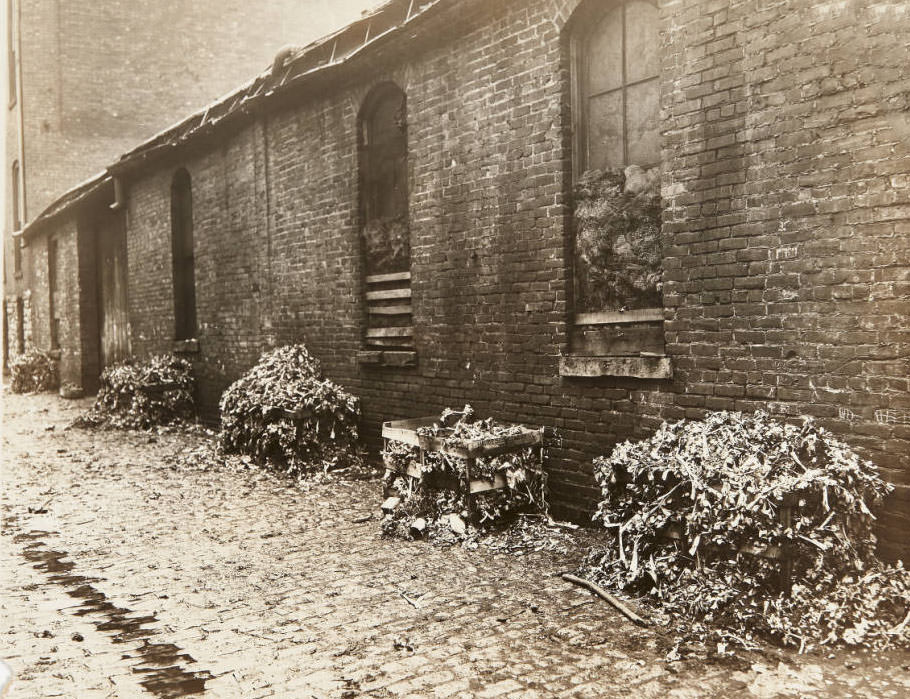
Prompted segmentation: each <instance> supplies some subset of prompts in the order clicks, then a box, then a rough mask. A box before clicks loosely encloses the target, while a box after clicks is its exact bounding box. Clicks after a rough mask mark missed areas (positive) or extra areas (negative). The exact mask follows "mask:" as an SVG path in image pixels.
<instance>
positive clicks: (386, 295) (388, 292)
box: [367, 289, 411, 301]
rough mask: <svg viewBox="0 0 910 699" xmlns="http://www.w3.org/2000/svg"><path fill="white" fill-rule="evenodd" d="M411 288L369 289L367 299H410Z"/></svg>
mask: <svg viewBox="0 0 910 699" xmlns="http://www.w3.org/2000/svg"><path fill="white" fill-rule="evenodd" d="M409 298H411V290H410V289H385V290H384V291H368V292H367V301H384V300H385V299H409Z"/></svg>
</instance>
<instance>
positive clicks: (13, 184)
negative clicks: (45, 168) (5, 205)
mask: <svg viewBox="0 0 910 699" xmlns="http://www.w3.org/2000/svg"><path fill="white" fill-rule="evenodd" d="M10 200H11V201H10V204H11V205H12V211H13V230H14V231H18V230H19V229H20V228H22V202H20V201H19V161H18V160H14V161H13V169H12V172H10Z"/></svg>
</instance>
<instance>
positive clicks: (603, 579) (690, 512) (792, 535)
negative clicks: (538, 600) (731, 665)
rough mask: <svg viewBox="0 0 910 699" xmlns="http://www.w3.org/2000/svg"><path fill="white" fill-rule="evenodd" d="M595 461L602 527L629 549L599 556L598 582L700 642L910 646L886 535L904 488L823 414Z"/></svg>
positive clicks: (701, 433)
mask: <svg viewBox="0 0 910 699" xmlns="http://www.w3.org/2000/svg"><path fill="white" fill-rule="evenodd" d="M594 463H595V475H596V477H597V480H598V483H599V484H600V486H601V488H602V491H603V500H602V501H601V503H600V506H599V508H598V510H597V513H596V515H595V519H596V520H598V521H600V522H602V523H603V524H604V526H606V527H607V528H608V529H610V530H611V531H613V532H614V533H615V539H614V542H615V543H614V544H613V545H612V546H610V547H608V548H605V549H604V548H601V549H598V550H594V551H592V552H591V554H590V555H589V557H588V560H587V563H586V566H587V570H586V574H587V575H589V576H590V577H591V578H593V579H595V580H597V581H598V582H600V583H602V584H604V585H606V586H608V587H613V588H618V589H622V590H625V591H628V592H632V593H637V594H641V595H645V596H646V598H648V597H650V598H651V599H653V600H654V602H655V603H656V605H657V607H659V608H662V609H663V610H664V611H666V612H669V614H670V616H671V618H672V619H673V620H674V621H673V623H674V624H676V625H677V627H678V628H680V629H682V630H684V632H685V633H686V634H689V635H692V636H694V637H697V638H699V639H701V640H708V639H713V640H716V641H718V642H721V643H728V642H732V643H739V644H740V645H743V646H747V647H749V646H752V645H753V644H756V642H757V641H759V640H763V639H764V640H771V641H773V642H777V643H779V644H781V645H785V646H795V647H798V648H800V649H807V648H811V647H813V646H817V645H821V644H836V643H846V644H851V645H863V646H868V647H874V648H882V647H886V646H889V645H894V644H907V643H910V628H908V620H910V573H908V571H906V570H905V569H903V568H902V567H901V566H900V565H898V566H896V567H895V566H888V565H885V564H884V563H882V562H881V561H879V560H878V559H877V558H876V555H875V537H874V536H873V533H872V523H873V519H874V516H873V514H872V511H873V510H874V508H875V506H876V505H877V504H878V503H879V502H880V501H881V500H882V498H883V497H884V496H885V495H886V494H887V493H888V492H889V490H890V489H891V487H890V486H889V485H888V484H886V483H885V482H884V481H882V479H881V478H880V477H879V475H878V473H877V470H876V468H875V466H874V465H873V464H872V463H871V462H869V461H867V460H864V459H861V458H860V457H859V456H857V454H856V453H855V452H853V451H852V450H851V449H850V448H849V447H848V446H847V445H846V444H844V443H843V442H841V441H839V440H837V439H835V438H834V437H833V436H832V435H831V434H830V433H828V432H827V431H825V430H824V429H822V428H820V427H818V426H816V425H815V424H814V423H813V422H812V421H811V420H810V419H806V420H805V421H804V423H803V424H802V425H800V426H796V425H791V424H785V423H782V422H779V421H776V420H774V419H772V418H770V417H769V416H768V415H767V414H765V413H764V412H758V413H756V414H754V415H744V414H741V413H732V412H717V413H711V414H709V415H708V416H707V417H706V418H705V419H704V420H703V421H681V422H677V423H675V424H666V423H665V424H663V425H662V426H661V427H660V428H659V429H658V431H657V433H656V434H655V435H654V436H653V437H652V438H651V439H648V440H644V441H640V442H635V443H632V442H625V443H623V444H619V445H618V446H616V448H615V449H614V450H613V452H612V454H611V455H610V456H608V457H603V458H599V459H596V460H595V462H594ZM785 508H789V516H787V515H786V514H784V515H783V516H782V511H785ZM761 554H764V555H761ZM787 557H789V558H790V560H791V561H792V589H791V591H790V594H789V595H787V594H786V591H785V590H783V589H782V587H781V584H780V583H781V574H780V573H781V565H782V564H783V560H784V559H786V558H787Z"/></svg>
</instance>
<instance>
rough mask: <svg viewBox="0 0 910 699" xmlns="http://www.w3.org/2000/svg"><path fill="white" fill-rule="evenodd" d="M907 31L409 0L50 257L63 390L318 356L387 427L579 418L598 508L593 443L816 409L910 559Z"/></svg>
mask: <svg viewBox="0 0 910 699" xmlns="http://www.w3.org/2000/svg"><path fill="white" fill-rule="evenodd" d="M908 49H910V9H908V6H907V4H906V3H905V2H903V0H891V1H884V2H876V3H859V2H852V1H850V0H848V1H847V2H838V3H831V2H821V1H820V0H776V1H775V2H760V3H756V2H740V1H738V0H711V1H707V0H659V1H656V2H650V1H648V0H628V1H626V2H622V1H621V0H616V1H615V2H613V1H611V2H604V1H598V0H587V1H586V2H585V1H580V0H513V1H510V2H503V1H496V2H490V0H431V1H424V2H410V1H409V0H393V1H392V2H390V3H388V4H387V5H385V6H383V7H382V8H381V9H380V10H378V11H377V12H376V13H375V14H373V15H371V16H369V17H365V18H364V19H363V20H362V21H359V22H356V23H355V24H353V25H350V26H349V27H348V28H346V29H345V30H343V31H341V32H339V33H336V34H335V35H333V36H332V37H329V38H328V39H327V40H326V41H323V42H318V43H316V44H314V45H313V46H311V47H309V48H308V49H307V50H305V51H300V52H295V53H292V54H288V55H284V56H281V57H279V58H278V59H276V60H275V62H274V64H273V65H272V67H271V69H270V70H268V71H267V72H265V73H263V74H262V75H261V76H260V77H259V78H258V79H257V80H255V81H254V82H252V83H250V84H248V85H246V86H244V87H243V88H241V89H240V90H238V91H236V92H234V93H232V94H231V95H229V96H228V97H226V98H225V99H223V100H222V101H220V102H219V103H218V104H216V105H213V106H212V107H210V108H208V109H206V110H204V111H202V112H197V113H195V114H193V115H192V116H190V117H188V118H187V119H185V120H184V121H182V122H181V123H179V124H177V125H175V126H174V127H173V128H171V129H169V130H167V131H165V132H163V133H161V134H159V135H158V136H156V137H155V138H153V139H151V140H148V141H146V142H145V143H143V144H141V145H140V146H138V147H136V148H134V149H132V150H130V151H129V152H127V153H126V154H125V155H123V156H121V157H120V158H119V159H118V160H117V161H115V162H113V163H112V164H110V166H109V168H108V170H107V172H106V173H104V174H103V175H101V176H99V177H98V178H97V179H96V180H94V181H93V182H90V183H87V184H86V185H84V186H83V187H81V188H77V189H75V190H73V191H71V192H70V193H68V195H67V196H66V197H64V198H63V199H61V200H59V201H58V202H57V203H56V204H55V205H54V206H53V207H52V208H51V209H49V210H48V211H46V212H45V214H43V215H42V216H41V217H39V218H38V219H37V220H35V221H34V222H33V223H32V224H30V225H29V226H28V227H26V230H25V232H24V237H25V239H26V240H27V245H28V247H27V248H26V249H27V250H28V251H29V255H30V257H31V258H32V260H33V264H34V265H36V268H43V267H44V266H45V265H46V262H47V256H48V254H50V255H51V257H52V259H57V260H60V259H61V258H62V257H65V258H66V259H67V260H68V262H67V265H68V266H65V268H64V269H60V271H59V272H58V273H57V275H56V276H57V284H58V285H59V284H60V280H61V279H63V278H64V277H66V279H67V281H66V283H65V285H64V286H65V287H66V289H67V291H66V292H65V293H68V294H71V296H72V297H71V298H65V299H60V300H57V298H56V296H55V297H54V302H53V303H54V304H70V305H68V306H67V308H68V309H71V310H68V311H67V313H66V314H65V316H64V317H63V318H61V323H62V325H63V326H65V327H60V328H59V329H58V330H57V331H56V332H57V333H58V336H60V337H63V336H65V337H66V338H67V341H66V342H65V343H64V342H61V346H62V350H63V360H62V361H63V363H64V371H65V373H66V374H67V376H69V377H71V378H70V380H73V381H77V382H83V383H85V384H90V382H91V381H92V380H93V377H94V376H96V375H97V370H98V366H99V356H100V357H102V358H103V357H104V356H105V354H106V351H105V350H104V349H103V347H104V345H105V343H107V344H109V345H110V347H112V348H114V349H115V350H116V348H118V347H121V348H123V349H124V350H128V351H130V352H132V353H135V354H138V355H147V354H149V353H154V352H164V351H179V352H184V353H186V355H187V356H188V357H190V358H192V360H193V361H194V364H195V367H196V371H197V376H198V379H199V396H198V398H199V402H200V405H201V406H202V408H203V410H204V412H205V413H206V414H207V415H210V416H213V415H214V414H215V413H216V411H217V401H218V398H219V395H220V392H221V391H222V390H223V388H224V387H225V386H226V385H227V384H228V383H229V382H230V381H232V380H233V379H234V378H236V377H237V376H238V375H239V374H240V373H241V372H243V371H244V370H245V369H247V368H248V367H249V366H250V365H252V364H253V363H254V362H255V360H256V358H257V356H258V355H259V353H260V352H261V351H262V350H263V349H265V348H267V347H270V346H273V345H276V344H284V343H288V342H295V341H302V342H305V343H306V344H307V345H308V346H309V347H310V348H311V349H312V350H313V351H314V352H315V354H316V355H318V356H319V357H320V358H321V359H322V360H323V362H324V365H325V367H326V370H327V372H328V374H329V375H330V376H331V377H332V378H333V379H335V380H337V381H339V382H341V383H343V384H344V385H346V386H347V387H348V388H349V389H351V390H352V391H353V392H355V393H356V394H358V395H360V396H361V397H362V399H363V407H364V413H365V422H366V428H367V429H366V432H367V434H368V435H370V436H373V437H375V436H376V435H377V434H378V427H379V423H380V421H382V420H387V419H394V418H400V417H412V416H416V415H422V414H432V413H435V412H438V411H440V410H441V409H442V408H443V407H445V406H460V405H462V404H464V403H465V402H470V403H472V404H473V405H474V406H475V407H477V408H478V410H480V411H481V412H483V413H488V414H492V415H494V416H497V417H500V418H504V419H510V420H515V421H526V422H529V423H533V424H540V425H548V426H552V427H555V428H557V429H558V430H559V431H560V432H561V433H562V435H563V437H564V445H563V446H562V447H561V448H559V449H554V450H553V451H552V453H551V459H550V463H549V471H550V474H551V477H550V485H551V501H552V502H553V504H554V506H555V508H556V509H557V510H558V511H559V512H560V513H562V514H575V515H578V516H581V515H582V514H583V513H585V512H587V511H588V510H589V508H590V506H591V504H592V502H593V501H594V500H595V498H596V497H597V492H596V490H595V488H594V484H593V481H592V477H591V471H590V459H591V457H593V456H595V455H599V454H602V453H605V452H607V451H608V450H609V449H610V448H611V446H612V445H613V444H614V443H615V442H616V441H617V440H621V439H625V438H630V437H631V438H637V437H645V436H647V435H648V434H649V433H650V432H651V431H652V430H653V429H654V428H655V426H656V425H657V424H659V422H660V421H661V420H664V419H670V420H673V419H678V418H682V417H692V418H697V417H700V416H701V415H703V414H704V413H705V411H708V410H719V409H730V410H734V409H735V410H744V411H753V410H757V409H766V410H769V411H770V412H771V413H773V414H775V415H779V416H783V417H787V418H796V417H797V416H800V415H811V416H813V417H815V418H816V419H818V420H819V421H820V422H821V423H822V424H823V425H824V426H826V427H829V428H830V429H831V430H833V431H834V432H836V433H840V434H843V435H845V436H846V437H847V438H848V441H849V442H850V443H851V444H852V445H854V446H856V447H857V448H859V449H860V450H861V452H862V453H863V454H865V455H866V456H869V457H871V458H873V459H874V460H875V461H876V462H877V463H878V464H879V466H880V467H881V468H882V469H883V471H884V473H885V475H886V476H887V477H888V478H889V479H890V480H892V481H894V482H895V483H897V484H898V489H897V492H896V493H895V494H894V495H893V496H892V497H891V498H890V500H889V501H888V503H887V505H886V508H885V512H884V513H883V514H882V516H881V517H880V523H881V525H882V526H881V538H882V548H883V551H884V552H885V553H886V554H888V555H896V554H898V553H900V552H901V551H903V552H904V553H906V551H907V548H906V535H907V532H908V531H910V516H908V510H910V177H908V174H907V173H908V172H910V145H908V144H910V138H908V136H910V118H908V116H907V115H908V113H910V111H908V107H910V64H907V62H906V61H899V60H895V58H896V57H897V56H904V55H907V51H908ZM658 195H659V196H658ZM110 204H113V205H114V207H113V208H110V206H109V205H110ZM655 211H656V219H655ZM611 217H612V218H611ZM605 220H608V221H612V223H613V224H615V225H612V226H611V227H607V229H604V227H603V226H600V225H599V224H598V222H601V223H602V222H603V221H605ZM655 221H656V223H655ZM49 241H56V242H55V243H52V244H49ZM98 241H101V243H100V244H101V249H102V250H103V251H104V255H106V256H107V257H106V258H105V259H106V260H108V262H106V263H105V265H104V266H103V269H104V270H106V271H103V272H102V273H101V274H99V271H98V269H95V268H94V267H93V265H94V262H93V259H95V258H93V257H92V256H90V255H85V254H83V253H82V250H83V247H85V248H86V249H88V248H89V247H90V246H92V245H98V244H99V242H98ZM63 249H66V250H67V252H66V254H65V255H62V253H61V251H62V250H63ZM104 274H106V275H108V276H109V277H110V278H109V279H108V278H105V279H102V281H101V286H102V288H103V289H106V290H107V291H106V292H105V293H103V294H102V296H101V301H100V303H98V304H95V303H93V302H92V300H91V299H89V298H88V296H90V294H87V293H86V289H88V288H89V287H90V286H91V285H92V284H97V283H98V279H99V277H101V276H103V275H104ZM52 286H53V285H48V284H46V283H44V282H43V281H42V280H40V279H38V280H37V282H36V284H35V285H34V287H33V288H32V294H33V296H32V298H33V302H34V303H36V306H37V307H38V308H40V309H42V310H40V312H36V314H35V323H34V324H35V328H34V332H35V334H36V337H40V338H41V340H40V341H39V344H41V343H44V344H46V342H47V338H48V337H49V333H50V328H51V327H52V323H51V319H50V318H49V317H44V315H45V311H44V310H43V309H45V308H47V307H49V306H50V304H51V301H50V299H51V296H52V294H51V292H50V289H51V287H52ZM80 295H85V296H86V298H85V299H80V298H79V296H80ZM55 307H56V306H55ZM112 317H115V318H119V319H121V320H120V321H118V322H121V324H125V325H126V327H127V331H126V332H124V333H122V334H117V333H116V332H114V331H109V330H106V328H107V326H106V325H105V323H106V322H108V320H109V319H110V318H112ZM99 342H100V344H101V345H102V351H101V352H99V350H98V344H99ZM107 353H108V354H110V351H108V352H107Z"/></svg>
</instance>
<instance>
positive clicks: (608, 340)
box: [569, 323, 665, 357]
mask: <svg viewBox="0 0 910 699" xmlns="http://www.w3.org/2000/svg"><path fill="white" fill-rule="evenodd" d="M569 334H570V343H571V344H570V345H569V346H570V347H571V348H572V354H579V355H585V356H588V357H623V356H626V357H637V356H639V355H640V354H641V353H648V354H652V355H663V354H664V348H665V345H664V329H663V324H656V325H655V324H653V323H651V324H649V323H635V324H632V325H588V326H574V327H572V328H571V330H570V333H569Z"/></svg>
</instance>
